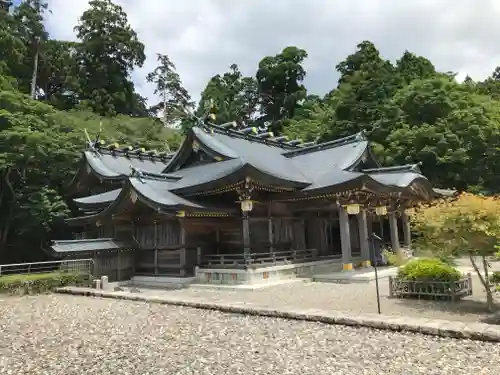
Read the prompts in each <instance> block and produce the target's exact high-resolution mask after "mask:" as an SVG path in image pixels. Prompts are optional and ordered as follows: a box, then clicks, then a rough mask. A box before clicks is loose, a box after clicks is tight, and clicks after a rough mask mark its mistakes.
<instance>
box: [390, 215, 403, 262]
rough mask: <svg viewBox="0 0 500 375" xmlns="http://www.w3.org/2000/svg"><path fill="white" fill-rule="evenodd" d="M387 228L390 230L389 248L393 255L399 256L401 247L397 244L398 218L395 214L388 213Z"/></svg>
mask: <svg viewBox="0 0 500 375" xmlns="http://www.w3.org/2000/svg"><path fill="white" fill-rule="evenodd" d="M388 216H389V226H390V230H391V246H392V251H393V252H394V254H398V255H402V254H401V246H400V244H399V234H398V217H397V216H396V212H389V213H388Z"/></svg>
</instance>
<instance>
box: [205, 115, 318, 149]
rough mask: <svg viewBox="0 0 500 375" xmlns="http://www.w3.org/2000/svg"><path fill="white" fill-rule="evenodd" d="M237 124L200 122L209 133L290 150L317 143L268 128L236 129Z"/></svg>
mask: <svg viewBox="0 0 500 375" xmlns="http://www.w3.org/2000/svg"><path fill="white" fill-rule="evenodd" d="M237 126H238V125H237V123H236V122H234V121H233V122H228V123H225V124H221V125H216V124H213V123H210V122H204V123H202V124H198V127H200V128H201V129H203V130H205V131H207V132H209V133H214V132H217V133H220V134H224V135H227V136H230V137H237V138H240V139H245V140H248V141H251V142H259V143H262V144H266V145H268V146H275V147H280V148H286V149H288V150H289V151H293V150H297V149H299V148H304V147H308V146H311V145H313V144H315V142H307V143H303V141H302V140H301V139H294V140H291V141H289V140H288V137H287V136H285V135H283V136H275V135H274V133H273V132H270V131H268V129H267V128H258V127H256V126H248V127H245V128H243V129H238V130H236V129H234V128H236V127H237Z"/></svg>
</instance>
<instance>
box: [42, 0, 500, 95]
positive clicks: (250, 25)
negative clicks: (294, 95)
mask: <svg viewBox="0 0 500 375" xmlns="http://www.w3.org/2000/svg"><path fill="white" fill-rule="evenodd" d="M116 3H118V4H120V5H122V6H123V8H124V9H125V11H126V12H127V14H128V16H129V21H130V23H131V24H132V26H133V28H134V29H135V30H136V31H137V32H138V34H139V36H140V38H141V40H142V41H143V42H144V44H145V45H146V52H147V56H148V60H147V61H146V64H145V65H144V67H143V68H142V69H138V70H137V71H136V72H134V75H133V78H134V80H135V82H136V85H137V87H138V88H139V90H140V92H141V93H142V94H143V95H145V96H147V97H148V98H152V97H153V96H152V88H151V87H150V86H149V85H147V84H146V83H145V82H144V77H145V75H146V74H147V72H149V71H151V70H152V69H154V67H155V64H156V59H155V54H156V53H163V54H168V55H169V56H170V57H171V59H172V60H173V61H174V62H175V63H176V65H177V68H178V72H179V74H180V75H181V77H182V79H183V81H184V83H185V86H186V88H187V89H188V90H189V91H190V92H191V94H192V95H193V97H194V98H195V99H197V98H198V97H199V93H200V91H201V90H202V89H203V88H204V86H205V84H206V82H207V81H208V79H209V78H210V77H211V76H212V75H214V74H217V73H222V72H224V71H226V69H227V68H228V66H229V65H230V64H232V63H237V64H239V65H240V68H241V69H242V71H243V72H244V73H245V74H254V73H255V71H256V67H257V64H258V62H259V61H260V59H261V58H263V57H264V56H266V55H273V54H275V53H278V52H279V51H281V50H282V49H283V48H284V47H286V46H288V45H296V46H298V47H301V48H304V49H305V50H307V51H308V53H309V58H308V60H307V63H306V68H307V71H308V77H307V87H308V89H309V91H310V92H314V93H319V94H324V93H325V92H327V91H329V90H330V89H331V88H332V87H333V86H334V85H335V83H336V78H337V77H336V73H335V68H334V67H335V65H336V64H337V63H338V62H339V61H340V60H341V59H343V58H344V57H345V56H347V54H349V53H351V52H353V51H354V49H355V46H356V44H357V43H359V42H360V41H362V40H370V41H372V42H374V43H375V45H376V46H377V47H378V48H379V50H380V51H381V53H382V55H383V56H384V57H386V58H390V59H393V60H394V59H397V58H398V57H399V56H401V55H402V53H403V51H404V50H405V49H408V50H410V51H412V52H415V53H417V54H420V55H423V56H425V57H427V58H429V59H430V60H431V61H432V62H433V63H434V64H435V65H436V67H437V68H438V69H440V70H443V71H455V72H460V73H461V74H468V75H470V76H471V77H472V78H475V79H481V78H483V77H485V76H487V75H489V74H490V73H491V72H492V71H493V69H494V68H495V67H496V66H497V65H500V44H499V43H498V41H497V37H496V36H497V35H499V33H500V23H498V22H496V20H498V19H499V18H500V3H499V2H498V0H481V2H480V4H479V3H478V1H477V0H418V1H401V0H352V1H349V2H348V1H345V0H310V1H303V0H273V1H268V0H267V1H266V0H246V1H228V0H224V1H222V0H189V1H184V2H182V1H179V0H149V1H139V0H116ZM87 4H88V1H87V0H71V1H68V0H49V6H50V8H51V10H52V12H53V14H52V15H50V16H49V17H48V18H47V26H48V29H49V31H50V32H51V34H52V36H53V37H54V38H61V39H72V38H74V33H73V27H74V26H75V25H76V23H77V20H78V17H79V16H80V15H81V13H82V12H83V11H84V9H85V8H86V7H87Z"/></svg>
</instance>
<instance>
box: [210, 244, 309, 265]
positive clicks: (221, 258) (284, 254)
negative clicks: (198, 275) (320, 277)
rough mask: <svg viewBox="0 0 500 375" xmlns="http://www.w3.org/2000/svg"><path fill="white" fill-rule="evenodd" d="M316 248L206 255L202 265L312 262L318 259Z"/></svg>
mask: <svg viewBox="0 0 500 375" xmlns="http://www.w3.org/2000/svg"><path fill="white" fill-rule="evenodd" d="M317 258H318V257H317V251H316V249H305V250H286V251H271V252H266V253H251V254H249V255H248V257H247V259H245V256H244V255H243V254H219V255H205V256H204V257H203V259H202V262H201V265H202V266H205V267H215V266H217V267H234V268H245V267H249V266H253V267H267V266H271V265H283V264H293V263H303V262H311V261H314V260H316V259H317Z"/></svg>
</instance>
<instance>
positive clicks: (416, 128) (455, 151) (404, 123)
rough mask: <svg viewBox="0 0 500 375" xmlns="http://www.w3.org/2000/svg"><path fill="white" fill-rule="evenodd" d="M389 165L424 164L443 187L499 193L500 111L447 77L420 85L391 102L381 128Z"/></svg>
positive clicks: (427, 173) (496, 103) (490, 101)
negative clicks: (388, 130)
mask: <svg viewBox="0 0 500 375" xmlns="http://www.w3.org/2000/svg"><path fill="white" fill-rule="evenodd" d="M388 124H390V126H391V131H390V133H388V134H387V137H386V140H385V141H384V142H381V143H382V144H383V145H384V148H385V150H384V155H385V158H386V162H387V163H397V164H399V163H408V162H414V161H422V163H423V170H424V172H425V174H426V176H428V177H429V178H430V180H431V181H432V182H433V183H434V184H435V185H438V186H442V187H455V188H458V189H474V190H481V191H482V190H486V191H490V192H493V191H498V183H499V182H500V181H499V177H498V176H499V173H498V172H500V169H499V167H498V166H497V165H498V161H499V160H500V127H499V124H500V110H499V106H498V102H497V101H495V100H493V99H491V98H490V97H487V96H484V95H479V94H477V93H474V92H471V91H470V90H469V89H468V87H467V86H466V85H463V84H460V83H457V82H456V81H455V80H454V79H450V78H448V77H447V76H441V77H439V76H437V77H434V78H430V79H427V80H415V81H413V82H412V83H411V84H410V85H409V86H407V87H404V88H403V89H401V90H399V91H398V92H397V93H396V94H395V95H394V97H393V98H392V100H391V102H390V107H389V109H388V110H387V111H386V116H385V118H384V120H383V122H382V125H381V127H382V128H383V127H384V126H386V127H388V126H389V125H388Z"/></svg>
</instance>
